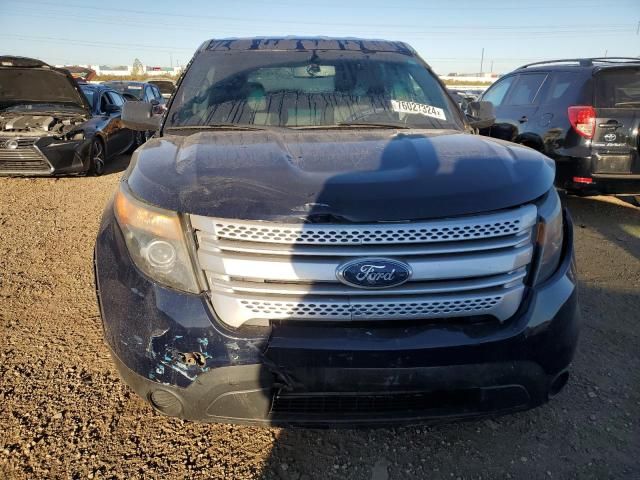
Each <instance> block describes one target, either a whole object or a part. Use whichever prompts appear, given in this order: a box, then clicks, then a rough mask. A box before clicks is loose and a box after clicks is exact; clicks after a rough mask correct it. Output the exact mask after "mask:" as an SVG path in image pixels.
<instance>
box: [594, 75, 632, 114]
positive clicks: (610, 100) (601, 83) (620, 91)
mask: <svg viewBox="0 0 640 480" xmlns="http://www.w3.org/2000/svg"><path fill="white" fill-rule="evenodd" d="M596 85H597V86H596V107H600V108H610V107H614V108H635V109H637V108H638V106H639V105H640V68H620V69H618V68H615V69H610V70H604V71H602V72H600V73H599V74H598V80H597V84H596Z"/></svg>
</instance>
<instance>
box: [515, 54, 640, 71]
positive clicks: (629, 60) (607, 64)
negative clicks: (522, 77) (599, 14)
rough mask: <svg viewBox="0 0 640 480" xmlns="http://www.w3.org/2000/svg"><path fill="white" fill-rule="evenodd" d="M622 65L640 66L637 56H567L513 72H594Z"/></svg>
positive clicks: (530, 64) (528, 65)
mask: <svg viewBox="0 0 640 480" xmlns="http://www.w3.org/2000/svg"><path fill="white" fill-rule="evenodd" d="M624 67H634V68H637V67H640V58H638V57H602V58H601V57H596V58H567V59H558V60H545V61H541V62H534V63H528V64H526V65H522V66H521V67H519V68H517V69H515V70H514V72H523V71H527V72H535V71H541V70H544V71H573V72H574V71H582V72H591V73H595V72H597V71H600V70H607V69H611V68H624Z"/></svg>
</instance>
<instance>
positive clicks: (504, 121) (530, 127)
mask: <svg viewBox="0 0 640 480" xmlns="http://www.w3.org/2000/svg"><path fill="white" fill-rule="evenodd" d="M546 79H547V73H546V72H532V73H520V74H518V75H516V78H515V80H514V83H513V85H512V86H511V88H509V91H508V92H507V95H506V96H505V98H504V101H503V102H502V103H501V105H500V116H499V117H498V116H496V123H495V124H494V125H493V126H492V127H491V136H492V137H495V138H500V139H502V140H508V141H510V142H521V141H523V136H524V138H535V137H540V135H539V130H540V127H539V125H538V122H537V119H536V114H537V111H538V101H539V100H540V95H539V93H540V92H541V91H542V87H543V85H544V83H545V80H546Z"/></svg>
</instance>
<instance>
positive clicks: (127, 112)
mask: <svg viewBox="0 0 640 480" xmlns="http://www.w3.org/2000/svg"><path fill="white" fill-rule="evenodd" d="M161 121H162V118H161V117H159V116H157V115H154V114H153V105H151V104H150V103H148V102H127V103H125V104H124V105H123V106H122V123H123V124H124V126H125V127H126V128H129V129H131V130H137V131H139V132H147V131H156V130H159V129H160V122H161Z"/></svg>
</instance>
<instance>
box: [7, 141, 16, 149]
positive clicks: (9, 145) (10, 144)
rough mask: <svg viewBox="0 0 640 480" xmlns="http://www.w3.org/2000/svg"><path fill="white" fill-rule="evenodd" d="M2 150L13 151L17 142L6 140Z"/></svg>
mask: <svg viewBox="0 0 640 480" xmlns="http://www.w3.org/2000/svg"><path fill="white" fill-rule="evenodd" d="M4 148H6V149H7V150H15V149H16V148H18V142H17V141H16V140H7V141H6V142H4Z"/></svg>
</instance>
